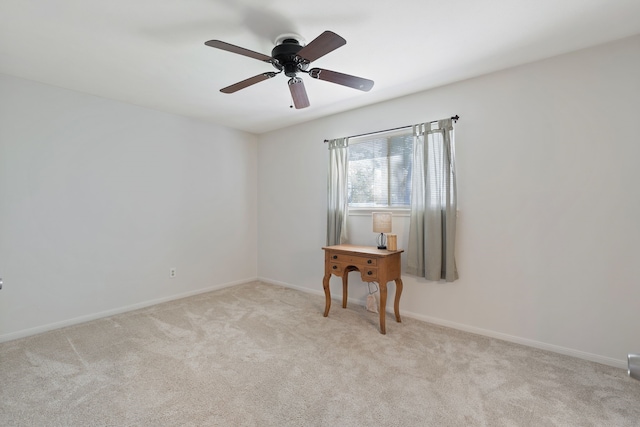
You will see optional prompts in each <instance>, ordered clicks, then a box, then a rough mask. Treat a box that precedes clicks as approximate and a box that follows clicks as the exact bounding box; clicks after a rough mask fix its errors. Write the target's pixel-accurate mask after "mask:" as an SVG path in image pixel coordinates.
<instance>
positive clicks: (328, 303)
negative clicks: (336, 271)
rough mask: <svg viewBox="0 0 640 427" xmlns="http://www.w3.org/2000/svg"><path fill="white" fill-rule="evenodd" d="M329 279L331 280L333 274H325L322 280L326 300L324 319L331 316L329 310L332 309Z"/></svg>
mask: <svg viewBox="0 0 640 427" xmlns="http://www.w3.org/2000/svg"><path fill="white" fill-rule="evenodd" d="M329 279H331V274H325V275H324V278H323V279H322V287H323V288H324V296H325V298H326V302H325V305H324V317H327V316H328V315H329V309H330V308H331V289H329Z"/></svg>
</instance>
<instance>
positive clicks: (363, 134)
mask: <svg viewBox="0 0 640 427" xmlns="http://www.w3.org/2000/svg"><path fill="white" fill-rule="evenodd" d="M459 118H460V116H458V115H457V114H456V115H455V116H451V120H453V121H454V122H457V121H458V119H459ZM437 121H438V120H434V121H432V122H429V123H436V122H437ZM412 126H414V125H407V126H400V127H397V128H392V129H384V130H377V131H375V132H368V133H361V134H359V135H351V136H347V137H346V138H357V137H359V136H367V135H373V134H376V133H382V132H391V131H392V130H400V129H408V128H410V127H412ZM324 142H325V144H326V143H327V142H329V140H328V139H325V140H324Z"/></svg>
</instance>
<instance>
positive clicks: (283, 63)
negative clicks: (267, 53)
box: [271, 39, 309, 77]
mask: <svg viewBox="0 0 640 427" xmlns="http://www.w3.org/2000/svg"><path fill="white" fill-rule="evenodd" d="M300 49H302V46H301V45H300V43H299V42H298V40H296V39H284V40H283V41H282V43H281V44H279V45H277V46H276V47H274V48H273V50H272V51H271V57H272V58H274V59H275V60H276V61H277V62H276V63H275V64H273V66H274V67H276V68H277V69H278V70H283V71H284V74H285V75H286V76H288V77H295V76H296V74H298V73H299V72H300V71H301V70H304V69H306V68H307V66H308V65H309V64H308V63H306V62H303V61H301V58H300V57H299V56H298V52H299V51H300Z"/></svg>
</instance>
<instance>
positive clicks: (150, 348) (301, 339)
mask: <svg viewBox="0 0 640 427" xmlns="http://www.w3.org/2000/svg"><path fill="white" fill-rule="evenodd" d="M323 309H324V298H323V297H320V296H316V295H309V294H305V293H302V292H298V291H295V290H291V289H287V288H282V287H278V286H273V285H268V284H264V283H259V282H255V283H248V284H245V285H239V286H235V287H232V288H228V289H223V290H220V291H215V292H211V293H207V294H203V295H199V296H195V297H191V298H186V299H182V300H178V301H174V302H170V303H165V304H160V305H157V306H154V307H150V308H146V309H142V310H138V311H134V312H130V313H125V314H121V315H117V316H113V317H109V318H105V319H100V320H96V321H92V322H89V323H85V324H81V325H76V326H72V327H68V328H64V329H60V330H56V331H51V332H47V333H44V334H41V335H37V336H33V337H28V338H24V339H20V340H15V341H11V342H7V343H3V344H1V345H0V425H2V426H341V427H342V426H551V425H557V426H638V425H640V381H635V380H633V379H631V378H628V377H627V375H626V371H624V370H621V369H616V368H612V367H608V366H604V365H600V364H597V363H592V362H587V361H584V360H579V359H575V358H571V357H567V356H563V355H559V354H555V353H549V352H545V351H540V350H536V349H532V348H528V347H523V346H519V345H515V344H511V343H507V342H503V341H499V340H495V339H491V338H486V337H482V336H477V335H473V334H468V333H463V332H459V331H455V330H451V329H447V328H443V327H438V326H433V325H430V324H426V323H423V322H420V321H417V320H413V319H410V318H404V319H403V323H401V324H399V323H396V322H395V321H394V320H393V316H388V318H387V335H386V336H385V335H381V334H380V333H379V332H378V317H377V315H376V314H374V313H370V312H367V311H365V310H364V309H363V308H362V307H360V306H351V305H350V306H349V307H348V309H346V310H344V309H342V308H341V305H340V304H339V303H338V302H337V301H334V303H333V305H332V308H331V313H330V314H329V317H328V318H324V317H322V312H323Z"/></svg>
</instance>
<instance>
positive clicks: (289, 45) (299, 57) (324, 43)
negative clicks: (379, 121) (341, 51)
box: [205, 31, 373, 109]
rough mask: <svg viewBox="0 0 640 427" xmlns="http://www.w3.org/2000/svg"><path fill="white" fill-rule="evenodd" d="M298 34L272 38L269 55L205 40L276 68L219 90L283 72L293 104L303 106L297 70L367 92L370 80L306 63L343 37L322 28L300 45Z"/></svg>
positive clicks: (340, 43) (337, 44)
mask: <svg viewBox="0 0 640 427" xmlns="http://www.w3.org/2000/svg"><path fill="white" fill-rule="evenodd" d="M301 40H302V38H301V37H300V36H297V35H295V34H285V35H282V36H280V37H278V38H277V39H276V46H275V47H274V48H273V50H272V51H271V56H268V55H264V54H262V53H259V52H254V51H252V50H249V49H245V48H243V47H239V46H235V45H232V44H229V43H226V42H223V41H220V40H209V41H208V42H205V45H207V46H211V47H215V48H217V49H222V50H226V51H227V52H231V53H237V54H239V55H244V56H248V57H249V58H254V59H257V60H259V61H263V62H268V63H270V64H271V65H273V66H274V67H275V68H276V69H277V70H278V71H277V72H273V71H268V72H266V73H262V74H258V75H257V76H253V77H250V78H248V79H246V80H242V81H241V82H238V83H235V84H232V85H231V86H227V87H225V88H222V89H220V92H222V93H234V92H237V91H239V90H240V89H244V88H246V87H249V86H251V85H254V84H256V83H259V82H261V81H264V80H268V79H270V78H272V77H275V76H276V75H278V74H280V73H282V72H284V74H285V76H287V77H290V79H289V91H290V92H291V97H292V99H293V104H294V105H295V107H296V108H298V109H299V108H306V107H308V106H309V98H308V97H307V91H306V90H305V88H304V82H303V81H302V79H301V78H300V77H298V76H297V74H298V73H306V74H308V75H309V76H310V77H311V78H314V79H318V80H324V81H326V82H331V83H336V84H339V85H342V86H348V87H351V88H354V89H358V90H362V91H365V92H368V91H369V90H371V88H372V87H373V80H368V79H364V78H362V77H356V76H352V75H349V74H343V73H339V72H337V71H331V70H325V69H323V68H312V69H310V70H309V69H308V68H309V64H310V63H311V62H313V61H315V60H316V59H318V58H320V57H322V56H324V55H326V54H327V53H329V52H332V51H334V50H336V49H337V48H339V47H340V46H343V45H345V44H346V43H347V41H346V40H345V39H343V38H342V37H340V36H339V35H337V34H336V33H333V32H331V31H325V32H323V33H322V34H320V35H319V36H318V37H316V38H315V39H313V40H312V41H311V42H310V43H309V44H307V45H306V46H303V45H302V44H301V42H300V41H301Z"/></svg>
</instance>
